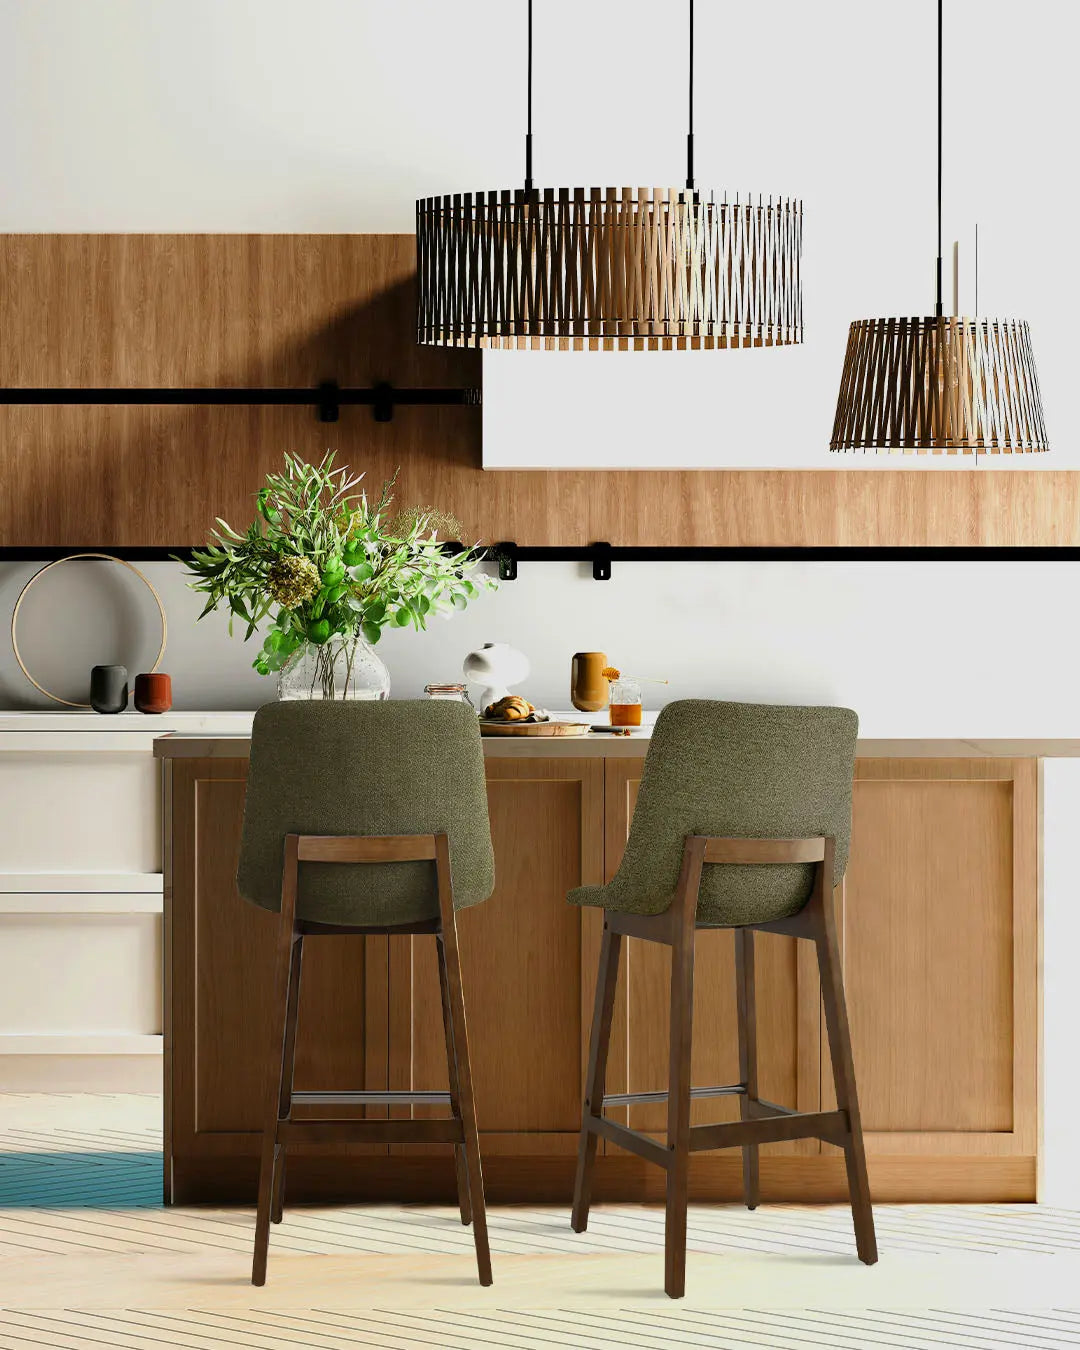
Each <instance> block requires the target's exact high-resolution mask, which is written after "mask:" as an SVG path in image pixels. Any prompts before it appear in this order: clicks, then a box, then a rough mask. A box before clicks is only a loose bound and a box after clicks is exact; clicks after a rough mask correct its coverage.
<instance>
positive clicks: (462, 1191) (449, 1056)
mask: <svg viewBox="0 0 1080 1350" xmlns="http://www.w3.org/2000/svg"><path fill="white" fill-rule="evenodd" d="M435 946H436V947H437V949H438V963H437V964H438V967H439V988H440V992H441V993H442V1017H443V1035H444V1036H445V1037H446V1070H447V1075H448V1076H449V1079H450V1110H451V1111H452V1112H453V1114H454V1115H455V1116H456V1117H457V1119H458V1120H460V1119H461V1090H460V1087H459V1084H458V1074H457V1052H456V1051H455V1049H454V1025H453V1022H452V1021H451V1019H450V995H449V991H448V989H447V981H446V957H445V953H444V951H443V945H442V943H441V942H438V941H437V942H436V943H435ZM454 1171H455V1174H456V1176H457V1194H458V1208H459V1210H460V1211H461V1222H462V1223H464V1224H470V1223H472V1205H471V1204H470V1202H469V1166H468V1163H467V1162H466V1160H465V1145H464V1144H455V1145H454Z"/></svg>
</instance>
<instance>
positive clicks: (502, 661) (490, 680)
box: [461, 642, 529, 716]
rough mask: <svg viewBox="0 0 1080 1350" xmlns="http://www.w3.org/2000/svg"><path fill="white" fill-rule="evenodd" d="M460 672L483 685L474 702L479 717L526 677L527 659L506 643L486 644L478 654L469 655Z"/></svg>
mask: <svg viewBox="0 0 1080 1350" xmlns="http://www.w3.org/2000/svg"><path fill="white" fill-rule="evenodd" d="M461 669H462V672H463V673H464V675H465V678H466V679H467V680H470V681H472V683H474V684H479V685H481V686H483V687H482V688H481V690H480V697H479V699H478V700H477V703H476V706H477V707H478V708H479V709H480V714H481V716H483V714H484V711H485V710H486V709H487V708H489V707H490V706H491V705H492V704H493V703H498V701H499V699H501V698H505V697H506V696H507V694H509V692H510V685H512V684H520V683H521V681H522V680H525V679H528V677H529V661H528V658H527V657H526V656H525V654H524V652H519V651H518V650H517V648H516V647H511V646H510V645H509V643H506V642H485V643H484V645H483V646H482V647H481V648H480V650H479V651H476V652H470V653H469V654H468V656H467V657H466V658H465V661H464V664H463V665H462V667H461Z"/></svg>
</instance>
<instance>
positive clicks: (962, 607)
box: [0, 562, 1080, 737]
mask: <svg viewBox="0 0 1080 1350" xmlns="http://www.w3.org/2000/svg"><path fill="white" fill-rule="evenodd" d="M141 566H142V568H143V570H144V571H145V573H146V574H147V576H148V577H150V578H151V580H152V581H153V582H154V584H155V586H157V587H158V589H159V590H160V592H161V594H162V596H163V599H164V601H165V603H166V607H167V609H168V612H169V635H170V636H169V647H168V650H167V652H166V659H165V662H164V668H165V669H167V670H169V671H170V672H171V674H172V676H173V681H174V694H175V699H176V706H177V708H180V709H203V708H253V707H255V706H257V705H258V704H259V703H262V702H265V701H266V700H267V699H269V698H272V697H273V684H272V682H270V681H267V680H263V679H261V678H260V677H259V676H257V675H256V674H255V673H254V672H253V671H252V670H251V669H250V662H251V659H252V658H253V657H254V655H255V649H256V647H255V642H254V640H253V642H252V643H250V644H248V645H247V646H245V645H244V644H243V642H241V640H240V637H239V635H238V636H237V637H235V638H233V639H230V638H229V637H228V636H227V632H226V620H225V618H224V617H223V616H221V615H212V616H210V617H208V618H206V619H203V620H202V622H201V623H199V624H196V623H195V619H196V617H197V615H198V613H199V610H200V608H201V605H200V604H199V601H198V597H197V596H195V595H194V594H192V593H191V592H189V591H187V590H186V589H185V587H184V584H183V576H182V573H181V569H180V568H179V567H178V566H177V565H176V564H171V563H146V564H141ZM31 570H32V565H29V564H14V563H11V564H3V565H0V611H2V610H5V609H6V610H9V611H10V607H11V605H12V604H13V603H14V598H15V595H16V594H17V593H18V588H19V587H20V586H21V584H22V581H23V580H24V579H25V577H27V576H28V575H29V573H30V571H31ZM1078 588H1080V564H1075V563H1035V562H1031V563H1025V562H1020V563H931V562H912V563H834V562H827V563H826V562H823V563H716V564H712V565H702V566H689V565H687V564H685V563H663V564H657V565H652V564H645V563H625V564H616V566H615V570H614V576H613V578H612V580H611V581H608V582H594V581H592V580H591V578H590V577H589V575H588V572H587V570H586V569H585V568H584V567H580V566H578V565H576V564H571V563H546V564H532V565H529V564H522V566H521V571H520V577H519V580H517V581H515V582H504V583H503V584H502V586H501V588H500V590H499V591H498V592H497V593H496V594H494V595H486V596H482V597H481V598H480V599H479V600H478V601H476V602H475V603H474V604H473V605H472V606H471V607H470V608H469V609H468V610H467V611H466V612H465V613H464V614H460V615H455V616H454V617H453V618H451V619H446V620H443V619H436V620H435V621H434V622H433V624H432V626H431V628H430V629H429V630H428V632H426V633H421V634H417V633H414V632H413V631H412V630H411V629H409V630H407V631H402V630H393V631H389V632H387V634H386V635H385V637H384V639H383V641H382V643H381V644H380V647H379V651H380V653H381V654H382V656H383V657H384V659H385V660H386V661H387V664H388V665H389V667H390V672H391V677H392V681H393V693H394V694H395V696H397V697H417V696H419V695H420V694H421V693H422V690H423V686H424V685H425V684H427V683H429V682H434V681H445V680H454V679H459V678H460V677H461V663H462V659H463V658H464V656H465V654H466V653H467V652H469V651H470V650H472V649H473V648H475V647H477V646H479V645H480V644H481V643H483V642H485V641H505V642H510V643H512V644H513V645H515V646H517V647H520V648H521V650H522V651H524V652H525V653H526V655H527V656H528V658H529V660H530V662H531V664H532V675H531V676H530V678H529V680H528V682H527V683H526V685H525V686H524V688H523V692H525V693H527V694H528V695H529V697H530V698H532V700H533V701H534V702H535V703H538V704H541V705H544V706H547V707H549V708H556V709H558V708H567V707H568V706H569V684H570V658H571V656H572V655H573V653H574V652H575V651H583V650H600V651H605V652H607V654H608V656H609V657H610V658H611V660H612V662H613V663H614V664H615V665H617V666H619V667H620V668H621V669H623V670H625V671H628V672H633V673H635V674H640V675H655V676H658V677H661V678H667V679H670V681H671V684H670V685H669V686H667V687H666V688H647V690H646V699H647V706H652V707H659V706H660V704H661V703H662V702H665V701H667V700H668V699H671V698H685V697H719V698H735V699H747V700H751V701H753V700H761V701H777V702H785V701H788V702H808V703H833V702H835V703H843V704H847V705H849V706H850V707H853V708H855V709H856V710H857V711H858V713H859V716H860V718H861V722H862V731H863V734H864V735H866V736H882V737H890V736H900V737H902V736H945V737H953V736H970V737H993V736H1003V737H1012V736H1017V737H1023V736H1035V737H1037V736H1066V737H1071V736H1080V702H1078V700H1077V697H1076V679H1077V670H1078V669H1080V625H1078V624H1077V623H1076V622H1074V619H1073V616H1074V614H1075V611H1076V600H1075V597H1076V594H1077V590H1078ZM158 633H159V625H158V621H157V614H156V610H155V609H154V606H153V602H152V601H151V600H150V597H149V596H148V595H145V594H142V593H141V592H140V589H139V587H138V586H137V585H136V584H133V583H132V582H131V580H130V578H128V577H127V575H126V574H125V573H121V572H119V569H115V568H112V567H111V566H110V565H109V564H104V563H100V564H99V563H72V564H68V565H66V566H65V567H63V568H57V569H55V570H54V571H53V572H51V573H49V574H48V575H47V576H46V577H45V578H43V580H42V581H41V582H40V583H39V584H38V586H36V587H35V588H34V590H33V591H31V592H30V595H29V597H28V598H27V601H26V603H25V605H24V607H23V610H22V612H21V614H20V619H19V639H20V646H21V649H22V651H23V654H24V657H25V659H26V660H27V663H28V665H30V667H31V669H32V670H33V671H34V673H35V674H36V675H37V677H38V679H39V680H40V681H41V682H42V683H43V684H45V685H46V686H48V687H51V688H53V689H55V691H56V692H57V693H60V694H62V695H65V696H67V697H70V698H79V697H85V692H84V691H85V688H86V682H87V677H88V672H89V669H90V666H91V665H93V664H95V663H98V662H104V661H109V660H117V661H121V662H123V663H124V664H125V665H127V666H128V667H129V669H130V670H131V671H132V672H133V673H134V672H135V671H137V670H140V669H144V668H145V667H146V666H147V665H148V664H149V662H150V661H151V660H152V659H153V656H154V653H155V651H156V648H157V640H158ZM41 706H45V704H44V701H43V700H42V699H41V698H40V696H38V695H36V694H35V691H34V690H33V689H32V688H31V687H30V686H29V685H28V684H27V683H26V681H25V679H24V678H23V677H22V675H21V674H20V672H19V671H18V669H17V667H16V666H15V663H14V660H13V658H12V656H11V653H10V650H0V707H8V708H12V707H41Z"/></svg>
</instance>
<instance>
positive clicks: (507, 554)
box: [492, 539, 518, 581]
mask: <svg viewBox="0 0 1080 1350" xmlns="http://www.w3.org/2000/svg"><path fill="white" fill-rule="evenodd" d="M492 554H493V556H494V558H495V561H496V562H497V563H498V564H499V580H500V581H517V579H518V546H517V544H515V543H514V542H513V541H512V540H509V539H507V540H504V541H503V542H502V543H500V544H496V545H495V547H494V548H493V549H492Z"/></svg>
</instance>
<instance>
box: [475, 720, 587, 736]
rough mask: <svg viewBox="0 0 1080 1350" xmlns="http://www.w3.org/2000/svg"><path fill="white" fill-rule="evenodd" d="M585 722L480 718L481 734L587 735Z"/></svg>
mask: <svg viewBox="0 0 1080 1350" xmlns="http://www.w3.org/2000/svg"><path fill="white" fill-rule="evenodd" d="M588 730H589V728H588V725H587V724H586V723H585V722H495V721H491V720H489V719H487V718H481V720H480V735H481V736H585V735H587V734H588Z"/></svg>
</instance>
